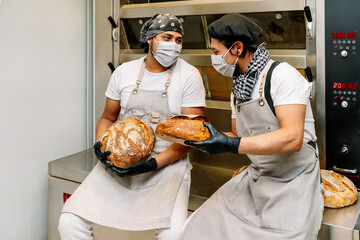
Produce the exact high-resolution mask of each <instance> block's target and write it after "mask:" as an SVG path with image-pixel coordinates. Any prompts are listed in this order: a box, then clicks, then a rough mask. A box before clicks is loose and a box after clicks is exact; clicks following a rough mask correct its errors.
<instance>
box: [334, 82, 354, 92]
mask: <svg viewBox="0 0 360 240" xmlns="http://www.w3.org/2000/svg"><path fill="white" fill-rule="evenodd" d="M333 89H349V90H356V89H357V83H337V82H334V83H333Z"/></svg>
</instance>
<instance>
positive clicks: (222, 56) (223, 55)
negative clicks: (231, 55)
mask: <svg viewBox="0 0 360 240" xmlns="http://www.w3.org/2000/svg"><path fill="white" fill-rule="evenodd" d="M234 44H235V42H234V43H233V44H232V45H231V46H230V47H229V49H228V50H227V51H226V53H225V54H224V55H222V57H223V58H224V60H225V56H226V54H228V52H230V49H232V47H233V46H234ZM239 57H240V56H238V57H237V59H236V61H235V63H234V64H233V65H232V66H234V67H235V64H236V63H237V61H238V60H239ZM225 62H226V61H225Z"/></svg>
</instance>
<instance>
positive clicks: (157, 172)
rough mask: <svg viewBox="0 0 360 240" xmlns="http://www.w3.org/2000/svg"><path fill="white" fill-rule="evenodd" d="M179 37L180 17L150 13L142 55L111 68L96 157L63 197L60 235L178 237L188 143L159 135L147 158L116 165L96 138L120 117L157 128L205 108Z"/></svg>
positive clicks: (68, 238) (67, 239)
mask: <svg viewBox="0 0 360 240" xmlns="http://www.w3.org/2000/svg"><path fill="white" fill-rule="evenodd" d="M183 37H184V30H183V27H182V24H181V22H180V21H179V19H178V18H177V17H175V16H173V15H170V14H155V15H154V16H153V17H152V18H151V19H150V20H149V21H147V22H146V23H145V24H144V25H143V26H142V29H141V32H140V43H141V47H144V48H146V52H147V53H146V55H145V56H144V57H141V58H140V59H137V60H134V61H130V62H126V63H123V64H121V65H120V66H119V67H117V68H116V69H115V71H114V73H113V74H112V76H111V78H110V82H109V85H108V88H107V91H106V93H105V95H106V97H107V100H106V104H105V108H104V112H103V115H102V116H101V118H100V120H99V122H98V124H97V127H96V141H97V142H96V143H95V145H94V150H95V154H96V156H97V157H98V159H99V160H100V162H99V163H98V164H97V165H96V166H95V168H94V169H93V170H92V171H91V173H90V174H89V175H88V177H87V178H86V179H85V180H84V182H83V183H82V184H81V185H80V186H79V188H78V189H77V190H76V191H75V192H74V194H73V195H72V196H71V197H70V198H69V199H68V200H67V201H66V203H65V205H64V207H63V210H62V214H61V217H60V221H59V232H60V235H61V239H63V240H78V239H86V240H88V239H94V236H93V227H94V226H95V225H96V224H98V225H102V226H107V227H112V228H117V229H122V230H130V231H142V230H149V229H155V232H156V237H157V239H160V240H175V239H178V237H179V234H180V233H181V229H182V227H183V223H184V222H185V220H186V218H187V214H188V213H187V209H188V199H189V189H190V168H191V165H190V163H189V160H188V158H187V153H188V152H189V151H190V150H191V148H190V147H187V146H183V145H180V144H176V143H171V142H168V141H165V140H162V139H159V138H157V139H156V142H155V146H154V149H153V152H152V153H151V155H150V157H149V158H147V159H144V160H141V161H139V162H137V163H135V164H133V165H129V166H126V167H124V168H118V167H116V166H114V165H113V164H112V163H111V162H109V161H108V160H107V158H106V156H107V155H108V154H109V152H105V153H103V152H101V151H100V146H101V142H100V139H101V137H102V135H103V134H104V132H105V131H106V129H107V128H108V127H110V125H111V124H112V123H113V122H115V121H116V120H117V119H118V118H120V119H122V118H138V119H142V120H143V121H146V122H148V123H149V125H150V126H151V127H152V128H153V129H154V131H155V128H156V126H157V124H158V123H159V122H161V121H163V120H165V119H168V118H169V117H170V116H172V115H178V114H195V115H203V111H204V107H205V89H204V86H203V82H202V78H201V75H200V73H199V71H198V70H197V69H196V68H195V67H193V66H191V65H190V64H188V63H186V62H185V61H184V60H182V59H181V58H179V55H180V52H181V48H182V43H183ZM118 239H123V238H122V236H118Z"/></svg>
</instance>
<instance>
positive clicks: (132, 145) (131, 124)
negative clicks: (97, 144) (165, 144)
mask: <svg viewBox="0 0 360 240" xmlns="http://www.w3.org/2000/svg"><path fill="white" fill-rule="evenodd" d="M101 142H102V146H101V151H102V152H105V151H111V154H110V155H109V156H108V160H109V161H111V162H113V164H114V165H115V166H117V167H120V168H123V167H125V166H127V165H130V164H134V163H136V162H138V161H139V160H141V159H144V158H146V157H147V156H148V155H149V154H150V153H151V151H152V149H153V148H154V145H155V134H154V131H153V129H152V128H151V127H150V125H149V124H148V123H146V122H144V121H142V120H140V119H136V118H124V119H121V120H118V121H116V122H114V123H113V124H112V125H111V126H110V127H109V129H108V130H107V131H106V132H105V133H104V135H103V137H102V140H101Z"/></svg>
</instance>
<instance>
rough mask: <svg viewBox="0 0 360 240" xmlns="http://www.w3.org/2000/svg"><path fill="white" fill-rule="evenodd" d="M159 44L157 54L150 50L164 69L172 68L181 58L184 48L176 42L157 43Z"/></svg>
mask: <svg viewBox="0 0 360 240" xmlns="http://www.w3.org/2000/svg"><path fill="white" fill-rule="evenodd" d="M154 41H155V43H156V44H157V50H156V53H154V52H153V51H152V49H150V51H151V53H152V54H153V56H154V57H155V59H156V60H157V61H158V63H160V65H161V66H163V67H169V66H171V65H172V64H173V63H174V62H175V61H176V60H177V59H178V57H179V55H180V52H181V49H182V46H181V45H180V44H177V43H176V42H156V40H155V38H154Z"/></svg>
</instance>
